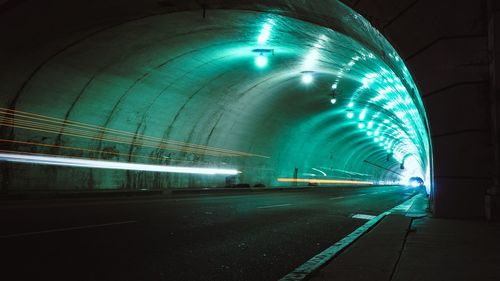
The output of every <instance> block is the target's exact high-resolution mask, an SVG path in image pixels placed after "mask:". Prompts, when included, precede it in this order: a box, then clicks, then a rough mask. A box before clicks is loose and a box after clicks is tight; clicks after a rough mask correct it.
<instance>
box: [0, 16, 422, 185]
mask: <svg viewBox="0 0 500 281" xmlns="http://www.w3.org/2000/svg"><path fill="white" fill-rule="evenodd" d="M341 12H349V15H350V16H352V15H353V12H352V11H348V9H347V8H345V7H344V8H343V10H341ZM354 15H355V14H354ZM346 16H348V15H346V14H339V15H336V17H337V18H339V19H342V18H343V17H346ZM355 16H356V17H358V16H357V15H355ZM298 18H300V17H297V18H294V17H289V16H284V15H280V14H279V13H269V12H267V13H266V12H258V11H249V10H236V9H215V10H210V11H209V12H208V13H207V16H206V17H205V18H203V17H201V16H200V12H199V11H180V12H175V13H169V14H164V15H157V16H151V17H146V18H142V19H140V20H134V21H131V22H127V23H125V24H121V25H118V26H115V27H113V28H109V29H106V30H104V31H102V32H99V33H96V34H94V35H92V36H90V37H88V38H86V39H84V40H82V41H80V42H79V43H77V44H74V45H73V46H71V47H70V48H68V49H66V50H65V51H64V52H62V53H60V54H58V55H57V56H54V57H53V58H52V59H51V60H50V61H49V62H47V63H46V64H45V65H43V67H41V68H40V69H38V71H37V72H36V73H35V75H34V76H33V77H31V79H30V80H29V83H28V84H27V86H26V87H24V88H23V91H22V92H21V93H20V94H19V95H18V96H14V95H12V96H7V97H5V98H3V100H4V101H6V100H10V101H12V102H11V104H10V105H8V106H6V108H3V109H1V110H2V113H3V119H2V125H3V126H4V127H9V128H11V133H10V135H9V136H8V139H9V140H10V141H9V142H10V143H11V147H12V148H14V149H12V151H13V150H15V151H20V152H29V151H31V152H32V153H35V152H36V153H40V154H44V155H45V154H51V155H52V154H55V155H65V156H71V157H82V158H86V159H87V158H89V159H105V160H113V161H122V162H133V163H150V164H170V165H182V166H196V167H224V168H227V167H230V168H235V169H238V170H239V171H241V174H240V175H239V176H238V177H239V181H241V182H248V183H256V182H262V183H265V184H268V185H282V184H283V183H280V182H278V178H292V177H294V176H296V177H299V178H316V179H317V178H321V179H349V180H359V181H370V182H376V181H379V182H398V181H400V180H405V179H406V178H408V177H409V176H415V175H417V176H420V177H423V178H425V177H426V176H427V177H428V175H429V172H428V170H429V161H430V160H429V157H430V156H429V151H430V148H429V134H428V130H427V126H426V124H427V120H426V116H425V111H424V109H423V106H422V102H421V100H420V98H419V95H418V91H417V90H416V87H415V85H414V84H413V81H412V79H411V76H410V75H409V73H408V71H407V69H406V67H405V66H404V64H403V62H402V61H401V59H400V58H399V56H398V55H397V54H396V52H395V51H394V50H393V49H392V47H390V45H389V44H388V43H387V42H386V41H385V39H383V37H382V36H381V35H380V34H379V33H378V32H376V31H375V30H374V29H373V28H370V29H366V26H365V27H362V28H360V27H359V26H358V25H353V26H351V25H345V22H344V23H342V21H339V22H337V23H336V24H337V25H336V26H329V28H326V27H323V26H320V25H317V24H314V23H311V22H307V21H303V20H300V19H298ZM356 20H357V21H362V19H359V18H356ZM360 30H363V32H364V33H363V34H362V35H363V36H364V37H363V38H364V40H365V41H364V42H362V41H360V40H358V38H356V36H353V34H354V35H355V34H358V35H359V34H360V32H361V31H360ZM367 42H369V43H367ZM376 46H383V49H381V48H377V47H376ZM332 98H334V100H333V101H332ZM332 102H334V103H332ZM33 151H35V152H33ZM401 163H404V167H405V169H404V170H401V169H400V166H401ZM185 177H186V179H179V178H175V180H172V181H173V182H170V185H176V186H188V185H189V186H192V185H193V184H194V185H196V184H199V185H207V184H208V183H209V182H210V184H213V180H211V179H204V180H197V181H196V182H195V183H193V180H192V179H187V177H193V176H185ZM198 177H199V176H198ZM218 181H219V184H220V179H218ZM216 182H217V181H216Z"/></svg>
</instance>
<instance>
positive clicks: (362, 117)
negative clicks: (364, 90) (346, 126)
mask: <svg viewBox="0 0 500 281" xmlns="http://www.w3.org/2000/svg"><path fill="white" fill-rule="evenodd" d="M366 111H367V109H366V108H363V110H361V112H360V113H359V120H360V121H363V120H365V117H366Z"/></svg>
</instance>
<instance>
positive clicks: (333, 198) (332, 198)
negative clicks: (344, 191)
mask: <svg viewBox="0 0 500 281" xmlns="http://www.w3.org/2000/svg"><path fill="white" fill-rule="evenodd" d="M342 198H344V196H339V197H330V198H328V199H330V200H335V199H342Z"/></svg>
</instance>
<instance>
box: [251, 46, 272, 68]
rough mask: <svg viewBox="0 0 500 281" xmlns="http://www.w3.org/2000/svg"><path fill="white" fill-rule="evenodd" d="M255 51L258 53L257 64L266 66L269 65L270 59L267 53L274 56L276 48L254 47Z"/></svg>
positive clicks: (261, 66) (262, 66)
mask: <svg viewBox="0 0 500 281" xmlns="http://www.w3.org/2000/svg"><path fill="white" fill-rule="evenodd" d="M252 52H253V53H258V55H257V56H256V57H255V65H256V66H257V67H260V68H264V67H266V66H267V63H268V62H269V59H268V58H267V54H271V55H273V56H274V49H253V50H252Z"/></svg>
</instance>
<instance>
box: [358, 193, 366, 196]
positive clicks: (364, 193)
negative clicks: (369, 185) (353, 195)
mask: <svg viewBox="0 0 500 281" xmlns="http://www.w3.org/2000/svg"><path fill="white" fill-rule="evenodd" d="M365 195H366V193H363V194H359V195H358V196H365Z"/></svg>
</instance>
